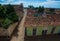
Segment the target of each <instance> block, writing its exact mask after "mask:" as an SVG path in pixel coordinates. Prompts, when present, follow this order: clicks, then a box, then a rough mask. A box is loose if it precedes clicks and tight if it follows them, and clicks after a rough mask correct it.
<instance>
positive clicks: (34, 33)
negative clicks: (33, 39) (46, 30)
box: [33, 28, 36, 36]
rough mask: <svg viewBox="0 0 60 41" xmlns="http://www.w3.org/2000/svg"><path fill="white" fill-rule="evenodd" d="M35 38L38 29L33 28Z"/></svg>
mask: <svg viewBox="0 0 60 41" xmlns="http://www.w3.org/2000/svg"><path fill="white" fill-rule="evenodd" d="M33 36H36V28H33Z"/></svg>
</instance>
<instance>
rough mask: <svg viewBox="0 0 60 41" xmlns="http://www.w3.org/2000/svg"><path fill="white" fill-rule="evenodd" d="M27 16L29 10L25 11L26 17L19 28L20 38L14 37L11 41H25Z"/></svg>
mask: <svg viewBox="0 0 60 41" xmlns="http://www.w3.org/2000/svg"><path fill="white" fill-rule="evenodd" d="M26 16H27V10H26V9H24V16H23V19H22V21H21V23H20V24H19V28H18V33H17V34H18V37H16V36H13V37H12V39H11V41H24V35H25V27H24V22H25V18H26Z"/></svg>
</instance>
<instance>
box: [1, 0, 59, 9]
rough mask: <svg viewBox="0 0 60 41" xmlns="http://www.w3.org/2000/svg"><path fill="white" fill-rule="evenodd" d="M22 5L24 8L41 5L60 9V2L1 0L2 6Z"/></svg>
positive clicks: (53, 0) (46, 0) (54, 0)
mask: <svg viewBox="0 0 60 41" xmlns="http://www.w3.org/2000/svg"><path fill="white" fill-rule="evenodd" d="M9 3H10V4H20V3H23V5H24V7H27V6H28V5H33V6H35V7H37V6H39V5H41V6H44V7H48V8H60V0H0V4H9Z"/></svg>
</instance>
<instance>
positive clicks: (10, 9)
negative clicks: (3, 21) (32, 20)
mask: <svg viewBox="0 0 60 41" xmlns="http://www.w3.org/2000/svg"><path fill="white" fill-rule="evenodd" d="M6 9H7V11H6V13H7V18H8V19H10V20H12V21H13V22H15V21H17V20H18V16H17V15H16V12H15V10H14V7H13V6H12V5H10V4H8V5H7V7H6Z"/></svg>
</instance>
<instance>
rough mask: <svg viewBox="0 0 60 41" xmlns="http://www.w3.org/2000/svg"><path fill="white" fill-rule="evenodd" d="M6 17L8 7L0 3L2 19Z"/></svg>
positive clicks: (0, 17)
mask: <svg viewBox="0 0 60 41" xmlns="http://www.w3.org/2000/svg"><path fill="white" fill-rule="evenodd" d="M2 18H6V9H5V8H4V7H3V6H2V5H1V4H0V19H2Z"/></svg>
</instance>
